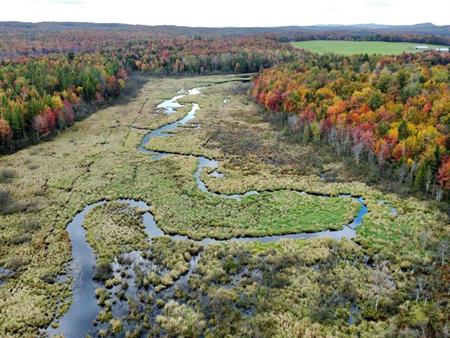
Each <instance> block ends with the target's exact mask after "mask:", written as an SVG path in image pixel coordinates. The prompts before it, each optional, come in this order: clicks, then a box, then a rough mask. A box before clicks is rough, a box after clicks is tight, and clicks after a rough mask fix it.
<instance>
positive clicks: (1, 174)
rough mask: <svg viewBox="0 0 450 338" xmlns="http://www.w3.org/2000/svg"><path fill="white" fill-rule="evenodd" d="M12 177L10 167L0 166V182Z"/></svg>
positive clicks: (12, 173) (12, 172)
mask: <svg viewBox="0 0 450 338" xmlns="http://www.w3.org/2000/svg"><path fill="white" fill-rule="evenodd" d="M12 178H14V171H13V170H12V169H7V168H0V183H5V182H9V181H10V180H11V179H12Z"/></svg>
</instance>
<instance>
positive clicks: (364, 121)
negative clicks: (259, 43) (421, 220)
mask: <svg viewBox="0 0 450 338" xmlns="http://www.w3.org/2000/svg"><path fill="white" fill-rule="evenodd" d="M449 70H450V56H449V55H448V53H426V54H416V55H413V54H405V55H401V56H398V57H381V56H374V57H368V56H367V55H361V56H352V57H339V56H335V55H324V56H317V55H314V57H308V56H306V57H304V58H303V59H302V60H301V61H299V62H295V63H291V64H284V65H280V66H277V67H275V68H273V69H269V70H265V71H264V72H263V73H262V74H261V75H260V76H259V77H258V78H257V79H256V80H255V83H254V87H253V96H254V99H255V100H256V101H257V102H258V103H259V104H261V105H262V106H263V107H264V108H266V109H267V110H269V111H272V112H275V113H276V114H277V115H278V116H279V117H280V118H281V119H283V120H285V121H286V122H287V123H289V125H290V127H291V130H293V131H294V132H295V133H296V135H297V136H298V138H299V139H301V140H303V141H304V142H310V141H311V142H316V143H323V142H325V143H327V144H330V145H332V146H333V147H334V148H335V150H336V152H337V154H339V155H340V156H342V157H348V156H349V155H353V156H354V159H355V163H356V164H359V163H360V161H361V160H362V159H366V160H367V161H369V163H371V165H372V167H373V168H376V169H377V170H379V171H380V172H385V171H386V170H387V169H391V170H394V172H395V175H396V178H397V179H398V180H400V181H401V182H406V183H408V184H410V185H412V186H413V187H415V188H416V189H418V190H422V191H424V192H425V193H427V194H430V195H433V196H435V197H436V198H437V199H441V198H442V194H443V192H444V191H446V192H447V194H448V191H449V190H450V139H449V128H450V90H449V84H450V78H449Z"/></svg>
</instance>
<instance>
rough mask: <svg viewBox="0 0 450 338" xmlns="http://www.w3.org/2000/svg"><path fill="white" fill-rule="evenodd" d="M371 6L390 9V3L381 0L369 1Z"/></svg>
mask: <svg viewBox="0 0 450 338" xmlns="http://www.w3.org/2000/svg"><path fill="white" fill-rule="evenodd" d="M369 6H371V7H390V6H391V4H390V1H383V0H379V1H369Z"/></svg>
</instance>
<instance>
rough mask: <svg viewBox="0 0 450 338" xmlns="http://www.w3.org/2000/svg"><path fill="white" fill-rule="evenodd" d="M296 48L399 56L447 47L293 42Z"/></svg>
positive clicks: (357, 42)
mask: <svg viewBox="0 0 450 338" xmlns="http://www.w3.org/2000/svg"><path fill="white" fill-rule="evenodd" d="M291 45H292V46H294V47H295V48H302V49H306V50H309V51H311V52H314V53H319V54H325V53H335V54H341V55H351V54H384V55H397V54H402V53H411V52H412V53H415V52H418V51H420V50H418V49H416V48H415V47H416V46H428V48H429V50H430V49H436V48H445V47H447V46H441V45H430V44H422V43H411V42H384V41H342V40H310V41H299V42H292V43H291ZM447 48H448V47H447Z"/></svg>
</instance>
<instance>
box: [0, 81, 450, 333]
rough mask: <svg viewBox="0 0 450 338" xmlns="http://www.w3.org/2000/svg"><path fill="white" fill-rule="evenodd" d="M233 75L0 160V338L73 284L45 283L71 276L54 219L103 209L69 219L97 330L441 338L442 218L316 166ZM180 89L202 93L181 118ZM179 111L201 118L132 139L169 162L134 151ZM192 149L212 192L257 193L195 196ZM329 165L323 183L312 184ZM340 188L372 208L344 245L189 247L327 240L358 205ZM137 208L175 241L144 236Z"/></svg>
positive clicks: (38, 318) (154, 87) (156, 88)
mask: <svg viewBox="0 0 450 338" xmlns="http://www.w3.org/2000/svg"><path fill="white" fill-rule="evenodd" d="M233 79H236V78H235V77H232V76H228V77H224V76H209V77H195V78H182V79H174V78H166V79H158V80H157V81H155V80H153V81H150V82H148V83H147V84H146V85H144V86H143V87H142V89H141V91H140V93H139V95H138V96H137V97H136V99H135V100H131V101H129V102H125V103H123V104H121V105H117V106H113V107H108V108H106V109H104V110H100V111H99V112H97V113H96V114H95V115H92V116H90V117H88V118H87V119H86V120H84V121H82V122H78V123H76V124H75V127H74V128H70V129H68V130H66V131H64V132H63V133H62V134H61V135H60V136H59V137H57V138H56V139H55V140H53V141H51V142H47V143H42V144H39V145H36V146H33V147H30V148H28V149H25V150H23V151H21V152H18V153H16V154H13V155H8V156H4V157H1V158H0V168H5V170H7V171H6V175H3V174H2V176H1V177H2V180H1V182H0V190H1V191H4V192H5V193H6V195H5V196H6V198H7V199H6V200H7V201H11V203H14V204H17V205H20V204H23V205H25V204H26V205H28V206H27V207H26V208H22V209H17V210H21V211H20V212H18V211H15V209H14V208H13V209H9V210H6V211H5V212H2V215H1V216H0V228H1V242H0V243H1V246H0V257H1V258H0V267H2V269H3V268H5V269H8V271H9V270H11V271H14V274H9V275H8V276H7V277H6V279H5V278H3V277H2V278H3V280H5V282H4V283H3V284H2V285H1V286H0V334H1V335H5V336H24V335H33V334H36V332H37V330H38V329H39V328H46V327H48V326H49V325H50V323H53V324H52V325H53V326H55V327H57V326H58V318H60V317H61V316H62V315H63V314H64V313H67V310H68V309H69V308H70V303H71V290H72V284H73V282H74V281H71V279H70V278H68V279H64V278H59V276H61V275H63V274H66V275H67V276H69V277H70V276H71V269H70V264H69V262H70V259H71V243H70V239H69V237H68V235H67V232H66V225H67V224H68V223H69V222H70V221H71V220H72V219H73V217H74V216H75V215H76V214H77V213H78V212H79V211H80V210H82V209H83V208H84V207H85V206H86V205H90V204H93V203H95V202H97V201H102V200H105V201H107V202H106V203H105V204H104V205H101V206H98V207H96V208H94V209H92V210H91V211H90V212H89V213H87V214H86V218H85V222H84V225H83V226H84V228H85V229H86V238H87V241H88V243H89V244H90V246H91V247H92V248H93V251H94V253H95V256H96V262H97V269H96V274H97V279H98V282H96V283H97V289H96V290H95V292H94V296H95V297H96V304H97V306H98V307H99V309H100V310H99V312H98V314H97V318H96V321H95V326H93V327H92V331H93V334H95V335H98V336H111V335H117V336H127V337H140V336H144V335H149V336H173V337H175V336H184V337H197V336H205V337H215V336H227V335H228V336H236V337H292V336H302V335H315V336H330V335H333V336H349V335H350V336H356V335H361V336H389V335H391V336H399V335H406V336H422V335H423V336H442V335H444V334H445V332H446V331H445V330H446V325H447V315H446V313H447V308H446V306H447V304H446V302H445V301H444V299H445V298H444V295H445V294H446V292H447V291H448V290H447V289H446V285H445V276H446V274H447V272H446V271H447V269H448V265H447V264H448V262H447V257H448V244H447V243H448V230H449V229H448V219H447V215H445V214H444V213H442V212H440V211H439V208H438V205H437V204H436V202H430V201H421V200H418V199H416V198H413V197H408V198H404V197H400V196H398V195H396V194H393V193H385V192H383V191H381V190H379V189H377V188H376V187H371V186H368V185H367V184H365V183H362V182H359V181H353V180H352V179H351V177H350V176H347V175H346V173H345V172H343V171H341V168H343V167H342V166H341V165H340V162H339V159H336V158H333V157H332V156H330V155H327V156H323V157H321V158H320V159H317V158H315V157H316V156H314V155H315V154H314V148H313V147H309V146H308V145H302V144H298V143H295V142H292V141H291V140H289V139H288V138H285V137H283V135H282V134H280V133H279V132H278V131H277V129H275V128H273V127H272V125H271V124H270V123H268V122H266V121H265V120H264V119H263V117H261V115H260V114H259V111H258V107H257V106H256V105H255V104H254V103H253V102H252V100H251V99H250V98H249V95H248V90H249V88H250V87H249V85H248V84H243V83H240V82H233V81H231V82H230V80H233ZM214 83H216V84H215V85H211V84H214ZM195 87H205V88H204V89H203V90H202V91H201V94H200V95H196V96H195V97H193V96H185V97H184V98H181V99H180V100H179V102H180V103H181V104H183V105H184V107H181V108H179V110H177V111H175V112H174V113H173V114H171V115H167V114H165V113H164V111H162V110H160V109H157V105H159V104H160V103H161V102H162V101H164V100H166V99H168V98H171V97H173V96H175V95H176V94H177V91H179V90H180V89H182V88H185V89H188V88H195ZM193 103H197V104H198V105H199V107H200V109H199V110H198V111H197V112H196V115H195V118H194V119H193V120H191V121H189V123H188V124H186V125H184V126H180V127H179V128H177V129H176V130H173V131H171V133H170V136H169V137H164V138H159V139H158V138H155V139H153V140H152V141H151V142H150V143H148V144H147V148H149V149H150V150H154V151H164V152H168V153H174V154H173V155H169V156H165V157H163V158H161V159H153V158H151V157H150V156H149V155H148V154H146V153H141V152H139V151H137V149H138V148H139V146H140V145H141V140H142V138H143V136H144V135H145V134H147V133H148V132H149V130H152V129H157V128H159V127H161V126H163V125H166V124H168V123H172V122H174V121H176V120H178V119H180V118H181V117H182V116H184V115H185V114H186V113H187V112H188V111H189V109H190V108H191V107H192V104H193ZM197 126H199V127H197ZM175 154H177V155H175ZM197 156H205V157H208V158H214V159H217V160H219V166H218V168H216V169H208V168H205V169H204V170H203V171H202V172H201V173H200V178H201V180H202V182H204V184H205V185H206V187H207V189H208V190H209V191H211V192H214V193H218V194H244V193H245V192H247V191H251V190H256V191H259V192H262V193H260V194H258V195H254V196H248V197H245V198H241V199H240V200H236V199H227V198H220V197H218V196H216V195H214V194H208V193H204V192H202V191H199V189H198V184H197V183H198V182H196V180H195V178H194V173H195V172H196V170H197V166H198V158H197ZM29 167H32V168H34V169H33V170H30V169H28V168H29ZM330 168H331V169H330ZM327 169H328V170H333V171H334V172H335V176H334V177H335V179H332V178H329V179H327V180H324V179H323V178H321V177H320V174H321V173H322V172H323V171H325V170H327ZM213 171H216V172H219V173H220V174H221V175H211V173H212V172H213ZM11 173H12V174H11ZM298 191H305V192H307V193H308V194H303V195H302V194H299V193H298ZM342 194H352V195H354V196H363V198H364V202H365V204H366V205H367V208H368V210H369V213H368V214H366V215H365V216H364V220H363V222H362V224H360V226H359V227H358V228H357V233H356V238H355V239H354V240H346V239H344V240H340V241H336V240H333V239H331V238H319V239H310V240H291V239H284V240H281V241H276V242H271V243H261V242H258V241H255V242H250V243H247V242H242V243H233V242H226V243H213V244H211V245H207V246H206V245H202V244H201V243H198V242H196V241H195V240H201V239H203V238H205V237H214V238H219V239H231V238H234V237H239V236H264V235H271V234H283V233H290V232H304V231H313V232H317V231H320V230H326V229H340V228H341V227H342V226H343V225H344V224H347V223H349V222H350V221H351V220H352V219H353V218H354V217H355V215H356V214H357V211H358V209H359V207H360V205H359V204H358V203H356V202H354V201H353V200H352V199H345V198H342V197H339V196H340V195H342ZM320 195H327V196H331V197H328V198H323V197H321V196H320ZM121 198H133V199H135V200H139V201H145V202H146V203H147V204H148V205H149V206H150V209H149V210H142V209H138V208H135V207H130V206H127V205H124V204H123V203H120V199H121ZM118 200H119V201H118ZM145 212H151V214H152V215H153V216H154V219H155V221H156V223H157V225H158V227H159V228H160V229H161V230H162V231H163V232H164V233H165V234H168V235H171V236H172V238H168V237H160V238H154V239H152V240H151V241H148V238H147V235H146V232H145V228H144V226H143V223H142V218H143V213H145ZM177 235H187V236H188V237H189V238H190V239H191V240H190V239H187V238H183V239H177V238H176V236H177ZM0 271H3V270H0ZM2 276H3V275H2ZM25 308H26V309H27V311H24V309H25Z"/></svg>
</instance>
